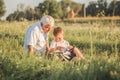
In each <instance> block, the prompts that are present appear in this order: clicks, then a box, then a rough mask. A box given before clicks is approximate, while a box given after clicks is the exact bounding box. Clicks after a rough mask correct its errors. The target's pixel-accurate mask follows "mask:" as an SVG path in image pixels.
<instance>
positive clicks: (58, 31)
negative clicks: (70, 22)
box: [53, 27, 63, 36]
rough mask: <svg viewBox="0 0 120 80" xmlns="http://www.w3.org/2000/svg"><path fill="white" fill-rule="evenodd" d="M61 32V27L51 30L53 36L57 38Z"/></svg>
mask: <svg viewBox="0 0 120 80" xmlns="http://www.w3.org/2000/svg"><path fill="white" fill-rule="evenodd" d="M61 32H63V30H62V28H61V27H55V28H54V30H53V35H54V36H57V35H58V34H59V33H61Z"/></svg>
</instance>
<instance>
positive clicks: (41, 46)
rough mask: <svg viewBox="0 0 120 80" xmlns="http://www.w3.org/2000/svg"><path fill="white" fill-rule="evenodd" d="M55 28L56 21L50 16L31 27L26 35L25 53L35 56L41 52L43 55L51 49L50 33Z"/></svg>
mask: <svg viewBox="0 0 120 80" xmlns="http://www.w3.org/2000/svg"><path fill="white" fill-rule="evenodd" d="M53 26H54V19H53V17H51V16H49V15H45V16H43V17H42V18H41V20H40V22H37V23H35V24H33V25H31V26H30V27H29V28H28V30H27V32H26V35H25V40H24V50H25V53H27V52H28V53H29V54H33V52H36V51H38V52H40V53H41V54H43V53H45V51H46V50H47V49H48V48H49V43H48V32H49V31H50V30H51V28H52V27H53Z"/></svg>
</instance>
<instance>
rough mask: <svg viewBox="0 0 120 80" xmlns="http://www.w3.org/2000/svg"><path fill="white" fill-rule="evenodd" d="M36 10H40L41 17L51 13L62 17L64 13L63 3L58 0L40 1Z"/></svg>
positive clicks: (55, 16) (56, 16)
mask: <svg viewBox="0 0 120 80" xmlns="http://www.w3.org/2000/svg"><path fill="white" fill-rule="evenodd" d="M35 10H37V11H39V15H40V17H42V16H43V15H51V16H53V17H54V18H60V17H61V15H62V10H61V5H60V4H59V3H58V2H57V1H56V0H45V1H44V2H43V3H40V4H39V5H38V6H37V7H36V8H35Z"/></svg>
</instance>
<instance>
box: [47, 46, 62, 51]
mask: <svg viewBox="0 0 120 80" xmlns="http://www.w3.org/2000/svg"><path fill="white" fill-rule="evenodd" d="M63 48H64V47H61V46H57V47H54V48H51V49H49V52H55V51H56V50H59V51H62V50H63Z"/></svg>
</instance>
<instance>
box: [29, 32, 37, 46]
mask: <svg viewBox="0 0 120 80" xmlns="http://www.w3.org/2000/svg"><path fill="white" fill-rule="evenodd" d="M36 42H37V37H36V33H35V32H34V31H31V32H30V33H28V34H27V45H32V46H35V44H36Z"/></svg>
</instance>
